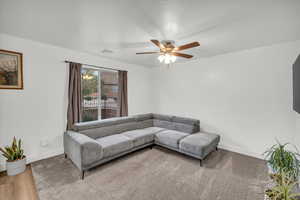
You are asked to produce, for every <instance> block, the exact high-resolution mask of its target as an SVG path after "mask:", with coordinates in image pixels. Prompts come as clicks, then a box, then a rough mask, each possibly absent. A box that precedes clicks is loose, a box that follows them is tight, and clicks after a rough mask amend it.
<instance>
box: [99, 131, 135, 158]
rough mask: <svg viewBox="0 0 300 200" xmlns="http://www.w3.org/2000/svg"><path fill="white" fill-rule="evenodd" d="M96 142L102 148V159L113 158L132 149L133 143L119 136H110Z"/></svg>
mask: <svg viewBox="0 0 300 200" xmlns="http://www.w3.org/2000/svg"><path fill="white" fill-rule="evenodd" d="M96 140H97V142H98V143H99V144H100V145H101V147H102V151H103V154H102V155H103V158H107V157H110V156H114V155H116V154H118V153H121V152H124V151H127V150H129V149H131V148H133V141H132V140H131V139H130V138H129V137H126V136H124V135H121V134H116V135H110V136H106V137H102V138H98V139H96Z"/></svg>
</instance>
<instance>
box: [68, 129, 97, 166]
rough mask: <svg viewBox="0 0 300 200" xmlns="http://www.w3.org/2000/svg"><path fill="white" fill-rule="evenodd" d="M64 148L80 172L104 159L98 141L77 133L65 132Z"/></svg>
mask: <svg viewBox="0 0 300 200" xmlns="http://www.w3.org/2000/svg"><path fill="white" fill-rule="evenodd" d="M64 148H65V153H66V154H67V155H68V156H69V157H70V159H71V160H72V161H73V162H74V164H75V165H76V166H77V167H78V168H79V169H80V170H84V168H87V166H88V165H89V164H91V163H93V162H95V161H97V160H99V159H101V158H102V147H101V145H100V144H99V143H98V142H97V141H96V140H94V139H92V138H90V137H88V136H86V135H84V134H81V133H78V132H75V131H66V132H65V134H64Z"/></svg>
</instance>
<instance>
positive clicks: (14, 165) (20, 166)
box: [6, 157, 26, 176]
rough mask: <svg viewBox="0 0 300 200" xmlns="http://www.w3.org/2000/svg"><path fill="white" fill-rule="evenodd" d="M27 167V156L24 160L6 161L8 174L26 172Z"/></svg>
mask: <svg viewBox="0 0 300 200" xmlns="http://www.w3.org/2000/svg"><path fill="white" fill-rule="evenodd" d="M25 169H26V157H24V158H23V159H22V160H16V161H12V162H8V161H7V162H6V172H7V175H8V176H14V175H17V174H20V173H22V172H24V171H25Z"/></svg>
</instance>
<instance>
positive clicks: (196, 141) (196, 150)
mask: <svg viewBox="0 0 300 200" xmlns="http://www.w3.org/2000/svg"><path fill="white" fill-rule="evenodd" d="M219 141H220V136H219V135H217V134H212V133H195V134H191V135H189V136H187V137H185V138H183V139H182V140H181V141H180V142H179V149H180V150H181V151H184V152H187V153H191V154H193V155H195V156H197V157H199V158H202V159H203V158H205V156H207V155H208V154H209V153H210V152H211V151H213V150H215V148H216V147H217V145H218V143H219Z"/></svg>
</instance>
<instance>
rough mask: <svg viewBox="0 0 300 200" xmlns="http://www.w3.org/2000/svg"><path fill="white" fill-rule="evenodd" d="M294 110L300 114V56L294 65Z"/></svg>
mask: <svg viewBox="0 0 300 200" xmlns="http://www.w3.org/2000/svg"><path fill="white" fill-rule="evenodd" d="M293 109H294V110H295V111H296V112H297V113H299V114H300V55H299V56H298V58H297V59H296V61H295V63H294V65H293Z"/></svg>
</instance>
